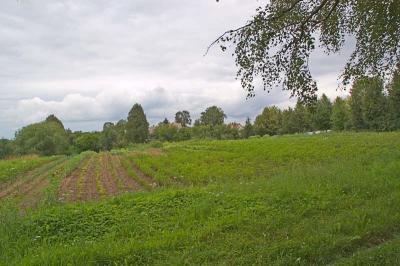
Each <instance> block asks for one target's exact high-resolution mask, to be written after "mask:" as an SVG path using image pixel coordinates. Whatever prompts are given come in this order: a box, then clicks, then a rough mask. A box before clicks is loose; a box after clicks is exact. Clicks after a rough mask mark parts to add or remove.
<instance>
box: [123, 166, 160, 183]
mask: <svg viewBox="0 0 400 266" xmlns="http://www.w3.org/2000/svg"><path fill="white" fill-rule="evenodd" d="M130 162H131V165H132V168H133V170H134V171H135V173H136V174H137V176H138V177H139V178H140V179H142V180H144V181H145V182H146V183H147V184H148V185H149V186H150V187H152V188H155V187H157V186H158V183H157V182H156V180H155V179H154V178H152V177H151V176H149V175H146V174H145V173H144V172H142V170H140V168H139V167H138V166H137V165H136V164H135V163H134V162H133V161H132V160H130Z"/></svg>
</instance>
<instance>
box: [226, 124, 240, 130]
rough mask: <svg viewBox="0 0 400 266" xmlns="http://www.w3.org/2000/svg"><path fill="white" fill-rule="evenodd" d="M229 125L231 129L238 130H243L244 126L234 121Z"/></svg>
mask: <svg viewBox="0 0 400 266" xmlns="http://www.w3.org/2000/svg"><path fill="white" fill-rule="evenodd" d="M228 127H229V128H231V129H237V130H242V129H243V128H244V127H243V126H242V124H240V123H237V122H232V123H229V124H228Z"/></svg>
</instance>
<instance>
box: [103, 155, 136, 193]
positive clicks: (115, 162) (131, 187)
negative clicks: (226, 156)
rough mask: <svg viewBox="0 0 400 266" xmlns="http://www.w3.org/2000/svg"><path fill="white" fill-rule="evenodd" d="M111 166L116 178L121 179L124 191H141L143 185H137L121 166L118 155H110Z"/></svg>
mask: <svg viewBox="0 0 400 266" xmlns="http://www.w3.org/2000/svg"><path fill="white" fill-rule="evenodd" d="M110 157H111V167H112V168H114V170H115V173H116V174H117V175H118V178H120V179H121V181H122V183H123V184H124V185H125V190H126V191H141V190H143V187H142V186H141V185H139V183H137V182H136V181H135V180H133V179H132V178H130V177H129V175H128V173H127V172H126V170H125V169H124V168H123V167H122V164H121V160H120V157H119V156H118V155H111V156H110Z"/></svg>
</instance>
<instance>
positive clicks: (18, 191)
mask: <svg viewBox="0 0 400 266" xmlns="http://www.w3.org/2000/svg"><path fill="white" fill-rule="evenodd" d="M60 164H62V160H56V161H52V162H48V163H46V164H44V165H42V166H39V167H37V168H35V169H33V170H31V171H29V172H28V173H26V174H24V175H22V176H20V177H19V178H17V180H16V181H15V182H13V183H10V184H8V186H5V187H3V188H2V190H1V191H0V199H2V198H5V197H9V196H17V195H24V194H25V193H27V192H28V191H29V190H31V189H33V188H34V187H35V186H37V185H38V184H39V183H41V182H42V181H43V179H47V176H46V172H47V171H51V170H52V169H54V168H56V167H57V166H59V165H60Z"/></svg>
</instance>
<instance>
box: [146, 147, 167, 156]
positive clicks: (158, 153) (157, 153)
mask: <svg viewBox="0 0 400 266" xmlns="http://www.w3.org/2000/svg"><path fill="white" fill-rule="evenodd" d="M146 153H147V154H149V155H151V156H161V155H164V152H163V151H162V150H161V149H157V148H150V149H148V150H147V151H146Z"/></svg>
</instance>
